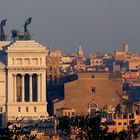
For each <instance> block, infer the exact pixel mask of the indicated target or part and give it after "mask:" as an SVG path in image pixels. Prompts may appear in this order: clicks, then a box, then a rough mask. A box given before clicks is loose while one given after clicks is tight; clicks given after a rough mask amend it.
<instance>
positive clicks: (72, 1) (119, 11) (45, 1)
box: [0, 0, 140, 54]
mask: <svg viewBox="0 0 140 140" xmlns="http://www.w3.org/2000/svg"><path fill="white" fill-rule="evenodd" d="M139 7H140V0H0V20H2V19H5V18H6V19H7V23H6V26H5V27H4V30H5V32H6V34H7V35H9V39H10V36H11V34H10V31H11V30H12V29H18V30H19V31H23V25H24V21H25V20H26V19H27V18H29V17H32V23H31V24H30V25H29V26H28V28H29V30H30V32H31V34H32V38H33V39H35V40H37V41H39V42H40V43H42V44H44V45H46V46H48V47H52V48H55V49H60V50H61V51H62V52H63V53H65V54H70V53H75V52H76V51H77V49H78V46H79V45H81V46H82V48H83V50H84V52H85V53H95V52H112V51H114V50H119V49H121V48H122V44H123V43H124V42H127V43H128V45H129V50H130V51H131V52H137V53H140V8H139Z"/></svg>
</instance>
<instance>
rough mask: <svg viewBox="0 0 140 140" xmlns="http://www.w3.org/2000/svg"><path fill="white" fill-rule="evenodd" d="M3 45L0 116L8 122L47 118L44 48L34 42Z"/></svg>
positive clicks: (45, 53)
mask: <svg viewBox="0 0 140 140" xmlns="http://www.w3.org/2000/svg"><path fill="white" fill-rule="evenodd" d="M4 44H5V42H3V45H2V44H1V46H4V47H3V48H2V47H1V51H0V52H1V54H2V55H1V58H0V62H1V65H0V77H1V80H0V88H1V90H0V91H2V92H1V94H0V96H1V99H2V100H3V101H2V102H1V106H0V108H2V110H1V112H3V113H5V114H7V119H8V121H14V120H16V118H20V117H24V120H25V121H26V120H27V121H31V120H33V121H35V120H38V119H44V118H46V117H47V116H48V113H47V101H46V81H47V80H46V77H47V76H46V69H47V66H46V56H47V50H46V47H45V46H43V45H41V44H39V43H38V42H36V41H34V40H27V41H16V42H15V43H12V44H9V45H7V46H5V45H4ZM7 44H8V43H7Z"/></svg>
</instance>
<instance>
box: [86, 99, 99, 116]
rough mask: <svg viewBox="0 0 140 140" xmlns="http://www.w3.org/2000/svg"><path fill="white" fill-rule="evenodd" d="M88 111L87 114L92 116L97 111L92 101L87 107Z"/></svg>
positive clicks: (95, 104) (96, 106)
mask: <svg viewBox="0 0 140 140" xmlns="http://www.w3.org/2000/svg"><path fill="white" fill-rule="evenodd" d="M88 110H89V114H90V115H92V116H94V115H95V114H96V112H97V111H98V110H99V109H98V105H97V103H95V102H94V101H92V102H91V103H90V104H89V105H88Z"/></svg>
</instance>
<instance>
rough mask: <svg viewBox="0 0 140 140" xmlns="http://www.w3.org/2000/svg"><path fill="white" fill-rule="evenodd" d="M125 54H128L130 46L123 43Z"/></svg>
mask: <svg viewBox="0 0 140 140" xmlns="http://www.w3.org/2000/svg"><path fill="white" fill-rule="evenodd" d="M123 52H124V53H128V44H127V43H123Z"/></svg>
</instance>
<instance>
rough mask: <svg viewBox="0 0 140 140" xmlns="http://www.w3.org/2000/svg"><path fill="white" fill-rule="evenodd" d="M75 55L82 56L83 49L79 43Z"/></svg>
mask: <svg viewBox="0 0 140 140" xmlns="http://www.w3.org/2000/svg"><path fill="white" fill-rule="evenodd" d="M77 55H78V56H80V57H83V56H84V53H83V49H82V47H81V45H80V46H79V47H78V51H77Z"/></svg>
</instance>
